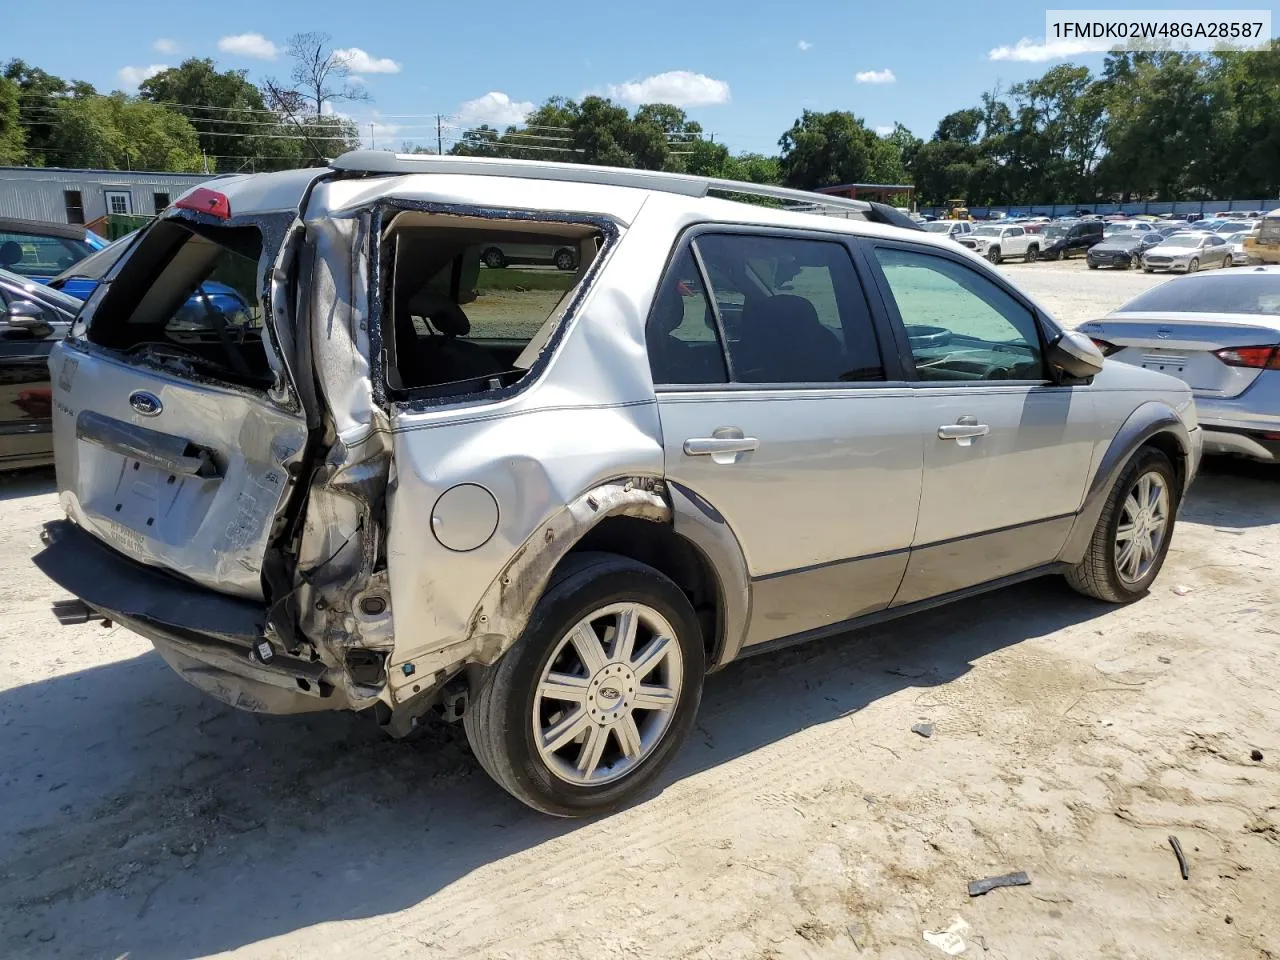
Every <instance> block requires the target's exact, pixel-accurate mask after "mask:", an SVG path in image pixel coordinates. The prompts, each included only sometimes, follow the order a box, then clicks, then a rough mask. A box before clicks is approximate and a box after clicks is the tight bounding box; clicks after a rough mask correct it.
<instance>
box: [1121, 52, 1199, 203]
mask: <svg viewBox="0 0 1280 960" xmlns="http://www.w3.org/2000/svg"><path fill="white" fill-rule="evenodd" d="M1209 66H1210V64H1209V61H1208V60H1207V59H1206V58H1204V57H1202V56H1201V55H1200V54H1191V53H1180V52H1173V51H1162V52H1157V53H1120V54H1111V55H1109V56H1108V57H1107V59H1106V62H1105V66H1104V76H1105V77H1106V79H1107V81H1108V90H1109V94H1108V97H1107V115H1108V123H1107V127H1106V132H1105V135H1104V143H1105V146H1106V150H1107V154H1106V156H1105V157H1104V158H1103V159H1102V161H1101V162H1100V163H1099V165H1098V176H1099V179H1100V180H1101V181H1102V183H1103V186H1104V188H1105V189H1106V190H1107V191H1108V192H1111V193H1118V194H1122V195H1124V196H1126V197H1127V196H1134V195H1137V196H1154V197H1155V198H1157V199H1162V200H1176V199H1180V198H1185V197H1188V196H1207V195H1209V194H1211V193H1212V192H1214V191H1215V188H1216V187H1218V186H1219V185H1220V183H1221V180H1222V179H1223V173H1222V171H1219V170H1216V169H1215V168H1214V165H1213V164H1212V163H1211V160H1210V158H1211V142H1212V138H1213V136H1214V134H1215V119H1216V113H1217V111H1218V109H1219V108H1220V106H1221V103H1220V101H1219V100H1218V99H1217V98H1216V97H1214V96H1213V95H1212V90H1211V87H1210V84H1209V83H1208V79H1209V75H1210V74H1209V69H1208V68H1209Z"/></svg>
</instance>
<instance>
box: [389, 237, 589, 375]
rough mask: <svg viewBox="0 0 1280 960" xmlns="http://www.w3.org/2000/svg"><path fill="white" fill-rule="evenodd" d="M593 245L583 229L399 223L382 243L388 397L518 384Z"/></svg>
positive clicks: (560, 315)
mask: <svg viewBox="0 0 1280 960" xmlns="http://www.w3.org/2000/svg"><path fill="white" fill-rule="evenodd" d="M602 245H603V236H602V234H601V232H600V231H599V229H598V228H596V227H594V226H592V225H590V224H566V223H538V222H529V221H523V220H493V219H486V218H482V217H458V216H446V215H442V214H433V213H419V212H404V213H400V214H398V215H397V216H396V217H395V219H394V220H392V221H391V223H390V224H389V225H388V227H387V228H386V230H385V231H384V234H383V243H382V265H383V271H384V272H383V316H382V322H381V332H382V340H383V351H384V357H385V361H386V363H385V369H386V385H387V388H388V393H389V395H391V396H393V397H408V396H452V395H458V394H465V393H472V392H477V391H485V390H496V389H499V388H502V387H509V386H512V385H513V384H516V383H519V382H520V381H521V380H522V379H523V378H524V376H525V375H526V374H527V373H528V371H529V368H530V367H531V366H532V365H533V363H534V361H535V360H536V359H537V358H538V355H539V354H540V353H541V351H542V349H543V347H545V346H546V344H547V342H548V340H549V339H550V337H551V334H552V332H553V331H554V330H555V328H556V326H557V325H558V323H559V322H560V320H561V319H562V318H563V316H564V313H565V311H566V310H567V309H568V307H569V305H570V304H571V303H572V302H573V300H574V296H575V294H576V292H577V289H578V286H579V284H581V282H582V279H583V277H584V276H585V275H586V272H587V270H588V268H589V267H590V265H591V263H592V261H593V260H594V259H595V257H596V256H597V255H598V253H599V251H600V249H601V247H602Z"/></svg>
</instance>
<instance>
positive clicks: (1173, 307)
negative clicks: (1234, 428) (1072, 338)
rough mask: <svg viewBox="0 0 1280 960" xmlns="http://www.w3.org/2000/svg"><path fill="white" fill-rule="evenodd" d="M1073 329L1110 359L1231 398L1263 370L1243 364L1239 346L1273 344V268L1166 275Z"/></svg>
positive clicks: (1278, 280) (1276, 295)
mask: <svg viewBox="0 0 1280 960" xmlns="http://www.w3.org/2000/svg"><path fill="white" fill-rule="evenodd" d="M1080 331H1081V332H1082V333H1085V334H1088V335H1089V336H1090V337H1093V338H1094V339H1095V340H1099V341H1102V344H1103V351H1104V352H1105V353H1107V355H1108V356H1109V357H1111V358H1113V359H1115V360H1120V361H1122V362H1124V363H1131V364H1134V365H1136V366H1141V367H1146V368H1148V369H1151V370H1159V371H1161V372H1162V373H1168V374H1172V375H1173V376H1176V377H1179V378H1180V379H1182V380H1184V381H1185V382H1186V383H1187V384H1188V385H1189V386H1190V387H1191V389H1192V390H1193V391H1195V392H1196V393H1198V394H1200V395H1202V396H1206V397H1224V398H1230V397H1236V396H1239V395H1240V394H1241V393H1243V392H1244V391H1245V390H1246V389H1248V387H1249V385H1250V384H1252V383H1253V381H1254V380H1255V379H1257V377H1258V374H1259V373H1260V372H1261V370H1262V368H1261V367H1259V366H1251V365H1245V364H1242V363H1241V362H1240V358H1241V356H1242V354H1240V353H1239V350H1240V348H1243V347H1271V346H1275V345H1277V344H1280V271H1276V270H1274V269H1269V268H1262V269H1257V270H1249V271H1230V272H1226V271H1214V273H1213V274H1209V275H1193V276H1188V277H1182V278H1179V279H1177V280H1171V281H1169V282H1168V283H1163V284H1161V285H1160V286H1158V287H1154V288H1152V289H1151V290H1148V291H1146V292H1145V293H1143V294H1140V295H1139V296H1137V297H1135V298H1134V299H1133V300H1131V301H1129V303H1127V304H1125V305H1124V306H1123V307H1121V308H1120V309H1119V310H1117V311H1116V312H1115V313H1112V314H1111V315H1110V316H1108V317H1105V318H1104V319H1102V320H1097V321H1092V322H1090V323H1085V324H1081V326H1080ZM1263 352H1265V351H1263ZM1256 353H1257V352H1256V351H1255V352H1254V354H1256ZM1254 354H1251V353H1248V352H1246V354H1244V355H1243V356H1252V355H1254Z"/></svg>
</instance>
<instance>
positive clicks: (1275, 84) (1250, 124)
mask: <svg viewBox="0 0 1280 960" xmlns="http://www.w3.org/2000/svg"><path fill="white" fill-rule="evenodd" d="M1210 82H1211V83H1212V84H1213V88H1214V94H1215V98H1216V101H1217V103H1218V107H1217V111H1216V118H1215V119H1216V130H1215V136H1214V138H1213V146H1214V147H1215V148H1216V149H1215V151H1214V157H1213V164H1214V166H1215V168H1216V169H1217V170H1219V171H1220V172H1221V175H1222V181H1223V189H1224V190H1225V191H1226V192H1227V193H1230V194H1231V195H1232V196H1236V197H1240V198H1242V199H1243V198H1246V197H1248V198H1253V197H1259V198H1265V197H1278V196H1280V41H1275V40H1273V41H1272V42H1271V47H1270V49H1269V50H1266V51H1258V52H1225V53H1220V54H1217V55H1216V56H1215V57H1214V58H1213V65H1212V66H1211V68H1210Z"/></svg>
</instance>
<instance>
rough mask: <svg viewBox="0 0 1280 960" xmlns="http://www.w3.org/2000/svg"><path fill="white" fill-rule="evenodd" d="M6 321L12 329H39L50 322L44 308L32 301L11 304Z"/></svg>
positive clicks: (15, 301) (17, 301)
mask: <svg viewBox="0 0 1280 960" xmlns="http://www.w3.org/2000/svg"><path fill="white" fill-rule="evenodd" d="M5 319H7V320H8V321H9V326H11V327H37V326H40V325H41V324H47V323H48V322H49V321H48V318H47V317H46V316H45V313H44V308H43V307H41V306H40V304H38V303H34V302H32V301H31V300H14V301H13V302H12V303H10V304H9V313H8V316H7V317H6V318H5Z"/></svg>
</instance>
